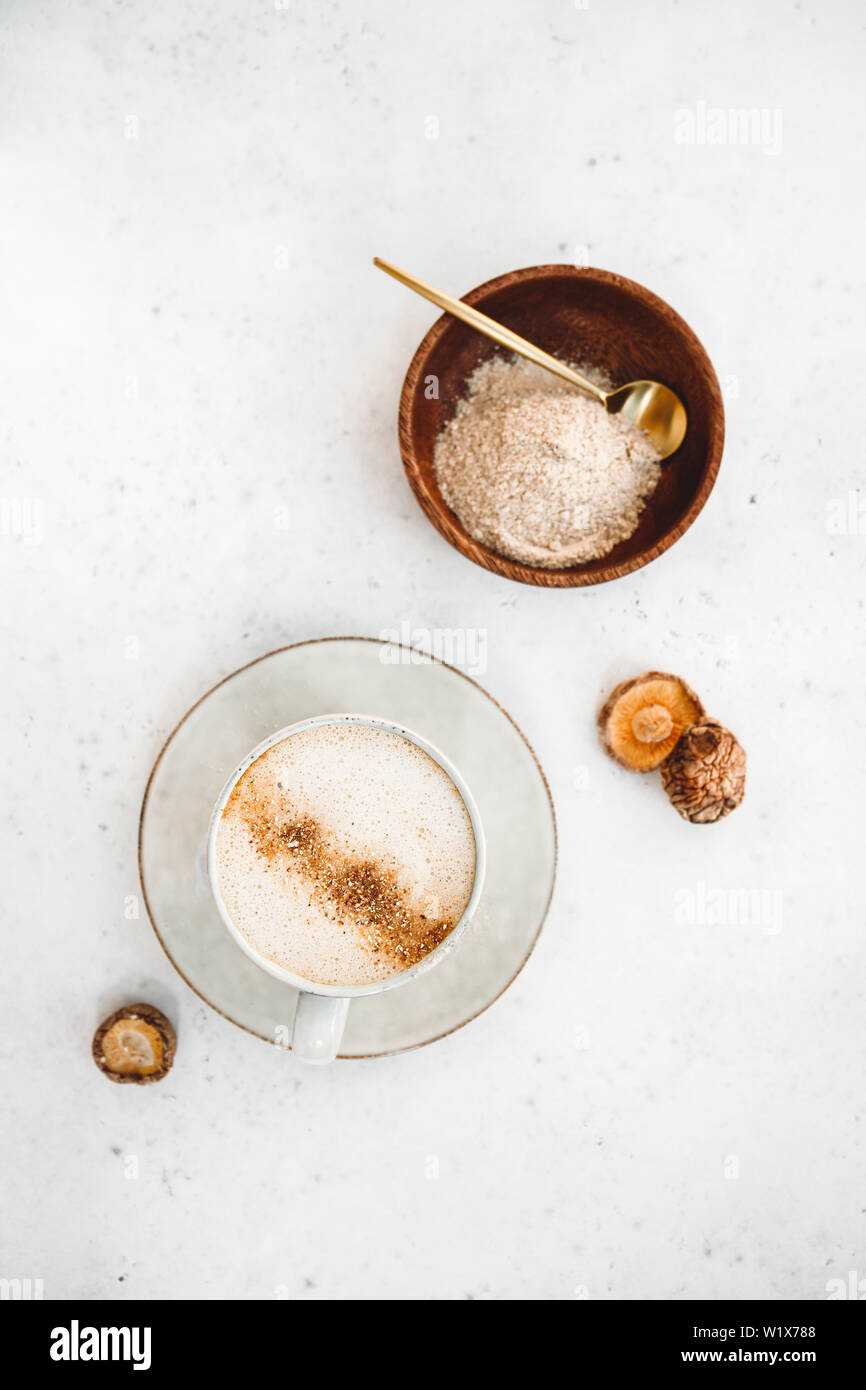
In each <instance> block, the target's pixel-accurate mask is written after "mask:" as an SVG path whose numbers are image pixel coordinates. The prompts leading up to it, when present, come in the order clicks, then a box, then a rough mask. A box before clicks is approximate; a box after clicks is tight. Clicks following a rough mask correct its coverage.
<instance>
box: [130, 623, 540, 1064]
mask: <svg viewBox="0 0 866 1390" xmlns="http://www.w3.org/2000/svg"><path fill="white" fill-rule="evenodd" d="M350 711H351V712H354V713H361V714H375V715H379V716H381V717H383V718H385V719H389V720H393V721H394V722H395V723H398V724H402V725H403V726H404V727H406V728H409V729H414V730H415V731H416V732H417V733H419V734H422V735H423V736H424V737H425V738H426V739H428V740H429V741H430V742H431V743H433V744H435V745H436V747H438V748H440V749H441V750H442V751H443V752H444V753H445V754H447V756H448V757H449V758H450V759H451V760H452V761H453V762H454V763H455V765H456V766H457V767H458V768H459V769H460V771H461V772H462V773H463V776H464V777H465V778H466V781H467V782H468V784H469V786H470V787H471V788H472V792H473V794H474V796H475V799H476V802H477V804H478V808H479V811H480V814H481V819H482V822H483V824H484V829H485V833H486V837H487V879H486V883H485V888H484V894H483V897H482V900H481V904H480V907H479V911H478V913H477V916H476V918H475V920H474V921H473V923H472V926H471V927H470V928H469V930H468V931H467V932H466V935H465V936H464V937H463V938H462V940H461V941H460V942H459V944H458V945H457V947H456V948H455V949H454V951H453V952H452V954H451V955H450V956H448V957H447V958H446V959H445V960H444V961H443V962H442V964H441V965H439V966H437V968H436V969H435V970H431V971H430V973H429V974H427V975H422V976H420V977H419V978H418V979H417V980H414V981H413V982H412V983H411V984H407V985H405V986H404V987H403V988H402V989H395V990H391V991H389V992H387V993H384V994H378V995H371V996H370V997H369V998H361V999H356V1000H354V1001H353V1003H352V1007H351V1009H350V1011H349V1021H348V1024H347V1026H346V1032H345V1035H344V1038H343V1045H342V1050H341V1052H340V1056H341V1057H371V1056H382V1055H385V1054H387V1053H393V1052H403V1051H406V1050H407V1049H409V1048H413V1047H421V1046H423V1045H424V1044H425V1043H430V1042H434V1041H435V1040H436V1039H437V1038H441V1037H444V1035H445V1034H446V1033H451V1032H453V1031H454V1029H455V1028H460V1027H462V1025H463V1024H464V1023H468V1022H469V1021H470V1019H473V1018H475V1017H477V1015H478V1014H480V1013H482V1012H483V1010H484V1009H486V1008H489V1006H490V1005H491V1004H492V1003H493V1001H494V1000H495V999H497V998H498V997H499V995H500V994H502V992H503V990H505V989H507V987H508V986H509V985H510V984H511V982H512V980H513V979H514V978H515V976H516V975H517V974H518V972H519V971H520V969H521V968H522V966H523V965H524V964H525V963H526V960H527V959H528V957H529V955H530V953H531V951H532V948H533V946H534V945H535V942H536V940H537V938H538V934H539V932H540V930H541V927H542V924H543V922H544V918H545V914H546V912H547V907H548V904H549V902H550V897H551V893H552V891H553V880H554V873H555V867H556V826H555V821H554V814H553V806H552V803H551V800H550V793H549V791H548V788H547V783H546V781H545V779H544V774H543V773H542V771H541V768H540V767H539V764H538V762H537V760H536V758H535V755H534V753H533V752H532V749H531V748H530V746H529V744H528V743H527V741H526V739H525V738H524V736H523V734H522V733H521V732H520V730H519V729H518V728H517V726H516V724H515V723H514V721H513V720H512V719H511V718H510V716H509V715H508V714H506V712H505V710H504V709H502V707H501V706H500V705H498V704H497V703H496V701H495V700H493V699H492V698H491V696H489V695H488V694H487V693H486V691H484V690H482V688H481V686H480V685H477V684H476V683H475V681H473V680H471V679H470V678H469V677H468V676H465V675H463V673H462V672H460V671H458V670H456V669H455V668H454V667H452V666H448V665H446V664H445V663H444V662H441V661H437V660H435V659H434V658H432V657H429V656H426V655H425V654H423V653H421V652H419V651H417V650H415V649H413V648H409V647H405V646H399V645H398V644H396V643H386V642H380V641H377V640H375V639H367V638H360V637H335V638H324V639H322V640H319V641H312V642H300V643H298V644H297V645H295V646H291V647H284V648H283V649H282V650H280V651H276V652H271V653H270V654H269V655H268V656H263V657H261V658H260V659H259V660H258V661H254V662H252V663H251V664H250V665H249V666H244V667H243V668H242V669H241V670H240V671H236V672H235V673H234V675H231V676H229V677H227V679H226V680H224V681H222V682H221V683H220V684H219V685H217V686H214V688H213V690H211V691H209V692H208V694H207V695H205V696H204V697H203V698H202V699H201V700H199V702H198V704H196V705H194V706H193V708H192V709H191V710H190V711H189V712H188V714H186V715H185V716H184V718H183V719H182V720H181V722H180V723H179V724H178V726H177V728H176V729H175V730H174V732H173V733H172V734H171V736H170V737H169V739H168V741H167V743H166V744H165V747H164V748H163V750H162V752H161V753H160V755H159V758H158V759H157V762H156V765H155V767H154V769H153V772H152V773H151V775H150V780H149V782H148V785H147V790H146V792H145V795H144V803H143V805H142V809H141V825H140V831H139V863H140V869H141V881H142V887H143V889H144V897H145V902H146V904H147V909H148V912H149V914H150V918H151V921H152V923H153V926H154V929H155V931H156V934H157V936H158V937H159V940H160V942H161V944H162V946H163V949H164V950H165V952H166V954H167V955H168V957H169V959H170V960H171V962H172V964H173V965H174V967H175V969H176V970H177V971H178V972H179V974H180V975H182V977H183V978H184V980H186V982H187V984H189V985H190V986H191V987H192V989H194V990H195V991H196V993H197V994H199V995H200V996H201V998H202V999H204V1001H205V1002H206V1003H208V1004H210V1005H211V1006H212V1008H214V1009H216V1010H217V1011H218V1012H219V1013H221V1014H222V1015H223V1016H224V1017H225V1018H228V1019H230V1020H231V1022H233V1023H236V1024H237V1025H238V1026H239V1027H241V1028H246V1029H247V1030H248V1031H249V1032H251V1033H255V1034H257V1036H258V1037H260V1038H264V1039H265V1040H266V1041H267V1042H271V1043H277V1044H278V1045H285V1043H286V1040H287V1038H289V1037H290V1036H291V1023H292V1017H293V1014H294V1008H295V1002H296V999H297V992H296V991H295V990H294V989H292V988H291V987H290V986H288V985H286V984H283V983H282V982H280V981H278V980H276V979H273V978H272V977H271V976H270V975H267V974H266V973H265V971H263V970H261V969H259V968H258V967H257V966H256V965H254V964H253V962H252V961H250V960H248V959H247V957H246V956H245V955H244V954H243V952H242V951H241V950H240V949H239V948H238V947H237V946H236V945H235V944H234V943H233V942H232V940H231V938H230V937H229V934H228V932H227V931H226V929H225V927H224V926H223V924H222V922H221V920H220V917H219V915H218V913H217V910H216V907H215V905H214V902H213V899H212V897H211V893H210V888H209V885H208V878H207V867H206V839H207V830H208V822H209V819H210V814H211V811H212V809H213V806H214V803H215V801H216V799H217V796H218V795H219V792H220V789H221V788H222V786H223V783H224V782H225V780H226V777H227V776H228V774H229V773H230V772H231V770H232V768H234V767H235V766H236V765H237V764H238V763H240V761H241V760H242V759H243V757H244V756H245V755H246V754H247V753H248V752H249V750H250V749H251V748H253V747H254V746H255V745H256V744H258V743H261V742H262V740H263V739H265V738H267V737H268V735H269V734H272V733H274V732H275V731H276V730H277V729H280V728H283V727H284V726H286V725H289V724H294V723H296V722H297V721H299V720H301V719H306V718H308V717H309V716H310V715H315V714H333V713H338V712H350Z"/></svg>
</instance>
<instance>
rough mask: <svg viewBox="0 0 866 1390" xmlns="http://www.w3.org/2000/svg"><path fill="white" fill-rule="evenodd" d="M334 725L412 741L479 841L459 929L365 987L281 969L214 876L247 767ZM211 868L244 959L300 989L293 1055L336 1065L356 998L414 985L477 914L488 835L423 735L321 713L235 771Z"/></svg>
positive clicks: (457, 778) (220, 905) (211, 848)
mask: <svg viewBox="0 0 866 1390" xmlns="http://www.w3.org/2000/svg"><path fill="white" fill-rule="evenodd" d="M334 724H357V725H362V726H364V727H366V728H372V729H382V730H384V731H385V732H387V733H392V734H399V735H400V737H401V738H405V739H407V740H408V742H409V743H414V744H415V745H416V746H417V747H418V748H420V749H422V750H423V752H425V753H426V754H427V756H428V757H430V758H432V759H433V761H434V763H438V765H439V766H440V767H441V768H442V770H443V772H445V773H447V775H448V777H449V778H450V779H451V781H452V782H453V784H454V786H455V787H456V788H457V791H458V792H459V793H460V798H461V800H462V802H463V805H464V806H465V807H466V811H467V814H468V816H469V820H470V823H471V825H472V834H473V836H474V839H475V881H474V883H473V885H472V893H471V895H470V897H469V901H468V902H467V904H466V907H465V908H464V910H463V915H462V917H461V918H460V920H459V921H458V922H457V925H456V926H455V927H454V928H453V929H452V930H451V931H450V932H449V933H448V935H447V936H446V937H445V940H444V941H442V942H440V944H439V945H438V946H436V947H434V949H433V950H432V951H430V952H429V953H428V954H427V955H426V956H425V957H424V959H423V960H420V961H418V963H417V965H413V966H411V967H410V969H408V970H401V971H399V972H398V973H397V974H395V975H389V976H388V977H387V979H384V980H377V981H376V982H375V983H374V984H367V985H323V984H319V983H318V981H316V980H305V979H304V978H303V976H301V975H295V974H294V973H293V972H292V971H291V970H285V969H284V968H283V966H281V965H277V963H276V961H273V960H270V959H269V958H268V957H267V956H264V955H262V954H261V953H260V952H259V951H257V950H256V949H255V948H254V947H253V946H251V945H250V943H249V941H247V939H246V937H245V936H243V935H242V934H241V932H240V931H239V930H238V928H237V927H236V926H235V924H234V922H233V921H232V919H231V917H230V915H229V912H228V910H227V908H226V905H225V903H224V902H223V899H222V894H221V893H220V889H219V881H218V878H217V873H216V839H217V833H218V831H219V825H220V820H221V817H222V813H223V811H224V810H225V807H226V803H227V802H228V799H229V797H230V796H231V794H232V792H233V791H234V788H235V786H236V785H237V783H238V782H239V781H240V779H241V777H243V775H244V773H245V772H246V770H247V768H248V767H250V766H251V764H252V763H254V762H255V761H256V759H257V758H260V757H261V756H262V754H263V753H266V752H267V750H268V749H269V748H272V747H273V746H274V744H275V743H282V742H283V740H284V739H287V738H291V737H292V735H293V734H297V733H300V732H301V730H302V729H313V728H319V727H322V726H324V725H334ZM207 867H208V878H209V879H210V888H211V892H212V894H213V897H214V901H215V903H216V906H217V909H218V911H219V914H220V916H221V917H222V920H223V922H224V923H225V926H226V927H227V929H228V932H229V935H230V936H231V938H232V940H233V941H234V942H235V945H237V946H239V947H240V948H241V950H242V951H243V953H244V955H246V956H248V957H249V958H250V960H251V961H254V962H255V964H256V965H258V966H260V967H261V969H262V970H266V971H267V972H268V974H269V975H273V976H274V977H275V978H276V979H278V980H282V981H284V983H285V984H287V985H292V986H293V987H294V988H295V989H296V990H298V991H299V993H298V1004H297V1008H296V1010H295V1021H294V1025H293V1029H292V1051H293V1052H294V1053H295V1055H296V1056H297V1057H298V1058H299V1059H300V1060H301V1061H304V1062H316V1063H319V1062H333V1060H334V1058H335V1057H336V1056H337V1053H338V1052H339V1049H340V1041H341V1039H342V1036H343V1030H344V1028H345V1026H346V1018H347V1016H348V1013H349V1005H350V1004H351V1002H352V1000H353V999H357V998H358V997H359V996H360V995H363V994H383V993H384V992H385V990H388V989H397V988H398V987H399V986H400V985H408V984H410V983H411V982H412V980H416V979H417V978H418V976H419V975H423V974H425V973H426V972H427V971H428V970H433V969H434V968H435V967H436V966H437V965H438V964H439V963H440V962H441V961H443V960H444V959H445V957H446V956H447V955H448V954H449V952H450V951H452V950H453V949H454V947H455V946H456V945H457V942H458V941H459V940H460V937H461V936H462V935H463V933H464V932H465V930H466V928H467V927H468V926H469V923H470V922H471V920H472V918H473V917H474V915H475V911H476V909H477V907H478V903H479V900H480V898H481V892H482V889H483V887H484V870H485V843H484V831H483V829H482V825H481V818H480V816H479V814H478V807H477V806H476V805H475V801H474V798H473V796H472V793H471V792H470V790H469V788H468V786H467V785H466V783H465V781H464V780H463V777H462V776H461V774H460V773H459V772H458V770H457V768H456V767H454V765H453V763H451V762H450V761H449V760H448V758H446V757H445V754H444V753H441V752H440V751H439V749H438V748H436V747H434V745H433V744H432V743H428V742H427V740H426V739H425V738H422V737H421V735H420V734H416V733H413V732H412V730H411V729H405V728H403V726H402V725H401V724H394V723H392V722H391V721H390V720H388V719H378V718H376V717H375V716H373V715H367V714H320V715H316V716H315V717H314V718H312V719H303V720H301V722H300V723H298V724H290V725H289V726H288V728H285V729H280V730H279V731H278V732H277V733H275V734H272V735H271V737H270V738H267V739H265V740H264V742H263V743H260V744H258V746H257V747H256V748H254V749H253V750H252V752H251V753H248V754H247V756H246V757H245V758H244V760H243V762H242V763H241V764H240V766H239V767H238V768H236V770H235V771H234V772H233V773H232V775H231V777H230V778H229V780H228V781H227V782H226V784H225V786H224V787H223V789H222V791H221V792H220V794H219V797H218V798H217V803H216V805H215V806H214V809H213V814H212V815H211V822H210V829H209V831H208V840H207Z"/></svg>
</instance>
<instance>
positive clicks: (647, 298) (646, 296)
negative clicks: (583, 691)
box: [398, 264, 725, 589]
mask: <svg viewBox="0 0 866 1390" xmlns="http://www.w3.org/2000/svg"><path fill="white" fill-rule="evenodd" d="M553 275H556V276H558V277H561V276H563V275H565V276H566V277H570V278H573V279H575V280H578V279H580V280H594V281H596V282H598V283H600V284H606V285H613V286H616V288H618V289H621V290H624V291H625V292H626V293H627V294H630V295H632V297H633V298H635V299H637V300H639V301H640V302H641V303H642V304H643V305H644V307H645V308H647V309H649V310H650V311H652V312H653V313H656V314H660V315H661V317H662V318H664V319H665V320H666V322H667V323H668V324H670V325H671V326H672V327H674V328H675V329H676V330H677V331H678V332H679V334H680V335H681V336H682V338H683V340H684V342H685V343H686V345H687V347H688V348H689V350H690V352H691V353H692V355H693V356H694V358H695V360H696V361H697V362H698V363H699V365H700V366H701V368H702V370H703V373H704V375H705V377H706V381H707V387H708V389H709V393H710V410H709V418H708V429H709V436H710V438H709V447H708V450H707V461H706V467H705V472H704V475H703V477H702V479H701V485H700V487H699V488H698V490H697V492H696V493H695V495H694V497H693V498H692V501H691V503H690V504H689V507H688V508H687V510H686V512H685V514H684V515H683V516H682V517H680V519H679V521H678V522H677V523H676V525H674V526H671V527H670V528H669V529H668V530H667V531H665V533H664V534H663V535H662V536H661V537H660V538H659V539H658V540H657V541H656V542H655V543H654V544H653V545H651V546H647V548H646V549H645V550H642V551H641V552H640V553H639V554H638V555H634V556H632V558H631V559H629V560H624V561H622V562H621V563H620V564H615V565H603V566H601V567H600V568H598V569H595V570H592V571H589V570H588V569H587V568H586V566H584V565H576V566H574V567H573V568H571V569H565V570H546V569H536V568H535V567H534V566H532V565H524V564H521V563H520V562H519V561H517V560H509V559H508V558H507V557H506V556H504V555H498V554H497V553H496V551H495V550H491V549H490V548H489V547H488V546H486V545H482V544H481V542H480V541H476V540H475V539H474V538H473V537H472V536H470V535H469V533H468V532H467V531H466V530H465V528H464V527H463V525H462V523H461V522H460V521H459V520H458V518H457V517H456V516H455V515H454V513H453V512H452V511H451V509H450V507H448V505H447V503H446V502H445V500H444V498H443V497H442V496H441V494H439V493H438V491H437V493H436V494H435V495H434V494H432V493H431V492H430V491H429V489H428V487H427V484H426V483H425V480H424V478H423V477H422V475H421V471H420V468H419V466H418V460H417V456H416V454H415V446H414V441H413V438H412V423H411V421H412V400H413V397H414V395H415V391H416V389H417V386H418V380H419V377H420V376H421V374H422V371H423V367H424V363H425V362H426V360H427V358H428V357H429V355H430V352H431V350H432V348H433V347H434V345H435V344H436V343H438V341H439V339H440V338H441V337H442V335H443V334H444V333H445V332H446V330H447V329H448V328H449V327H450V326H451V325H452V324H453V323H454V322H455V320H454V319H453V317H452V316H451V315H450V314H447V313H446V314H442V315H440V317H439V318H438V319H437V320H436V322H435V323H434V324H432V325H431V327H430V328H429V329H428V331H427V333H426V334H425V335H424V337H423V338H422V340H421V342H420V343H419V345H418V347H417V349H416V351H415V355H414V357H413V358H412V361H411V362H410V363H409V369H408V371H407V372H406V376H405V378H404V380H403V389H402V391H401V392H400V410H399V417H398V432H399V437H400V453H401V455H402V458H403V467H404V468H405V470H406V476H407V477H408V479H409V483H410V486H411V488H412V491H413V492H414V494H415V497H416V498H417V500H418V502H419V504H420V506H421V508H422V510H423V511H424V512H425V514H426V516H427V517H428V518H429V520H430V521H432V523H433V525H434V526H435V527H436V530H437V531H438V532H439V534H440V535H441V536H444V538H445V540H447V541H448V543H449V544H450V545H452V546H453V547H454V549H455V550H457V551H459V552H460V554H461V555H463V556H465V558H466V559H467V560H472V561H473V562H474V563H475V564H477V565H481V566H483V567H484V569H488V570H490V571H492V573H493V574H499V575H502V576H503V578H505V579H513V580H516V581H517V582H518V583H521V584H536V585H540V586H541V587H543V588H550V589H570V588H576V587H583V586H588V585H592V584H606V583H607V582H608V581H609V580H612V579H622V578H623V577H624V576H625V575H627V574H632V573H633V572H634V571H635V570H639V569H642V568H643V566H644V565H648V564H649V563H650V562H651V561H652V560H656V559H658V557H659V555H662V554H664V552H665V551H666V550H668V549H670V547H671V546H672V545H673V544H674V542H675V541H678V540H679V539H680V537H681V536H683V535H685V533H686V531H688V529H689V527H690V526H691V525H692V523H693V522H694V520H695V518H696V517H697V516H698V515H699V513H700V512H701V510H702V509H703V507H704V504H705V503H706V500H707V498H708V497H709V495H710V493H711V492H712V490H713V487H714V486H715V482H716V478H717V477H718V472H719V467H720V464H721V461H722V450H723V447H724V442H725V411H724V405H723V403H722V392H721V388H720V386H719V381H718V377H717V376H716V373H715V370H714V368H713V365H712V363H711V361H710V359H709V357H708V355H707V351H706V349H705V347H704V346H703V344H702V343H701V341H700V339H699V338H698V336H697V334H696V333H695V332H694V331H693V330H692V329H691V328H690V327H689V325H688V324H687V323H686V321H685V319H683V318H681V317H680V315H679V314H678V313H677V312H676V310H675V309H672V308H671V306H670V304H668V303H667V302H666V301H665V300H664V299H662V298H661V297H660V296H659V295H657V294H654V293H653V292H652V290H648V289H647V288H646V286H644V285H640V284H638V282H637V281H636V280H628V279H626V277H625V276H624V275H617V274H616V273H615V272H614V271H612V270H597V269H595V268H594V267H592V266H574V265H567V264H566V265H557V264H551V265H533V266H525V267H524V268H523V269H521V270H511V271H508V273H507V274H505V275H497V276H496V277H495V278H494V279H492V280H485V282H484V284H483V285H477V286H476V287H475V289H474V290H470V291H469V293H468V294H464V295H462V296H461V298H462V299H463V300H464V301H465V302H466V303H467V304H477V303H478V301H479V300H480V299H484V298H485V297H486V296H487V295H489V294H491V293H493V292H495V291H497V290H500V289H506V288H508V287H509V286H511V285H516V284H520V283H522V282H523V281H527V280H541V279H544V278H545V277H548V276H553ZM446 516H447V519H448V520H447V525H446V520H445V518H446Z"/></svg>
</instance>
